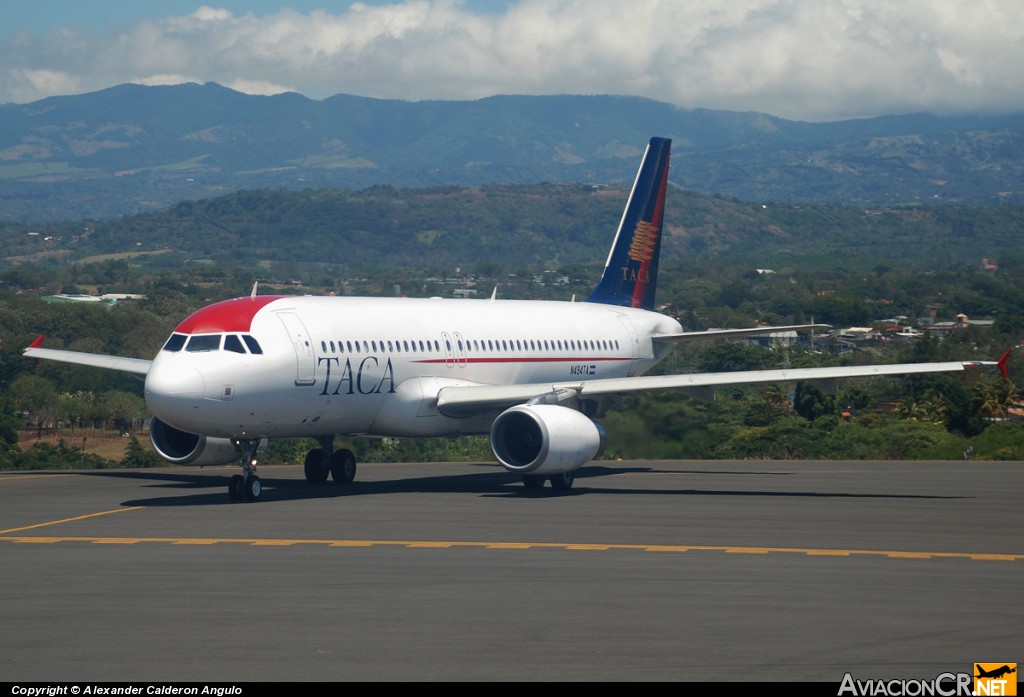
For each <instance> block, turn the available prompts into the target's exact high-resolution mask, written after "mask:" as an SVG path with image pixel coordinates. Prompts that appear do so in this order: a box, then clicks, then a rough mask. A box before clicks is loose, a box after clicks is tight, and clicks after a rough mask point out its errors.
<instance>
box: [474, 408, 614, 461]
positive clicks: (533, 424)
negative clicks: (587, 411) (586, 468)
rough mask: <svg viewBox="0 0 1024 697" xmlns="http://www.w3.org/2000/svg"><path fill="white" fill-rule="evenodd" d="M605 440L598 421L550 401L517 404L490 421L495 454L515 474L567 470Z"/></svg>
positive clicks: (596, 453) (591, 454)
mask: <svg viewBox="0 0 1024 697" xmlns="http://www.w3.org/2000/svg"><path fill="white" fill-rule="evenodd" d="M606 440H607V437H606V436H605V432H604V429H603V428H601V425H600V424H598V423H597V422H595V421H591V420H590V419H588V418H587V417H586V416H584V415H583V414H581V413H579V412H578V411H576V410H574V409H569V408H568V407H560V406H556V405H554V404H520V405H519V406H515V407H512V408H511V409H508V410H506V411H503V412H502V413H501V414H500V415H499V416H498V418H497V419H495V420H494V423H493V424H492V425H491V449H492V450H493V451H494V455H495V457H497V458H498V462H500V463H501V464H502V465H504V467H505V469H507V470H508V471H509V472H517V473H519V474H560V473H562V472H571V471H572V470H574V469H577V468H579V467H582V466H583V465H584V464H585V463H587V462H589V461H590V460H593V459H594V458H595V457H597V456H599V455H600V454H601V453H602V452H604V446H605V442H606Z"/></svg>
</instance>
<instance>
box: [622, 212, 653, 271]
mask: <svg viewBox="0 0 1024 697" xmlns="http://www.w3.org/2000/svg"><path fill="white" fill-rule="evenodd" d="M659 232H661V230H659V229H658V227H657V226H656V225H655V224H654V223H652V222H649V221H647V220H641V221H640V222H638V223H637V224H636V229H635V230H634V231H633V242H632V243H631V244H630V245H629V252H628V254H629V258H630V259H632V260H633V261H639V262H640V263H641V264H642V263H644V262H646V261H650V260H651V259H653V258H654V247H655V245H656V244H657V242H658V233H659Z"/></svg>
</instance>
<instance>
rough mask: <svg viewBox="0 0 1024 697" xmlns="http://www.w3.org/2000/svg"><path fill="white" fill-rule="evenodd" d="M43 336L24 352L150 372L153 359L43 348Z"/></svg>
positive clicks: (139, 374)
mask: <svg viewBox="0 0 1024 697" xmlns="http://www.w3.org/2000/svg"><path fill="white" fill-rule="evenodd" d="M42 343H43V337H39V338H38V339H36V340H35V341H33V342H32V344H31V345H30V346H28V348H26V349H25V351H24V352H23V355H24V356H27V357H28V358H37V359H43V360H47V361H60V362H61V363H75V364H77V365H88V366H92V367H94V368H106V369H108V370H120V371H122V372H125V373H131V374H132V375H137V376H139V377H145V376H146V374H147V373H148V372H149V366H150V365H152V364H153V361H148V360H146V359H144V358H122V357H121V356H107V355H104V354H101V353H83V352H81V351H63V350H60V349H44V348H42Z"/></svg>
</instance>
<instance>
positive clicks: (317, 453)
mask: <svg viewBox="0 0 1024 697" xmlns="http://www.w3.org/2000/svg"><path fill="white" fill-rule="evenodd" d="M305 469H306V481H307V482H309V483H310V484H323V483H324V482H326V481H327V474H328V472H329V470H328V468H327V453H326V452H325V451H324V449H323V448H313V449H312V450H310V451H309V452H308V453H306V465H305Z"/></svg>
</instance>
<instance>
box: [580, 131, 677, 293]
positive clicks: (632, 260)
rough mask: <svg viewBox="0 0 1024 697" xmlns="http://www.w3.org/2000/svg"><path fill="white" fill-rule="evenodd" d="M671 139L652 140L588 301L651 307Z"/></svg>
mask: <svg viewBox="0 0 1024 697" xmlns="http://www.w3.org/2000/svg"><path fill="white" fill-rule="evenodd" d="M671 149H672V141H671V140H669V139H668V138H651V142H650V144H649V145H648V146H647V152H646V153H645V154H644V158H643V161H642V162H641V163H640V170H639V171H638V172H637V175H636V181H635V182H634V183H633V190H632V191H631V192H630V195H629V201H628V202H627V203H626V210H625V211H624V212H623V214H622V220H621V222H620V223H619V230H618V232H617V233H616V234H615V241H614V242H613V243H612V248H611V252H609V254H608V261H607V262H606V263H605V267H604V273H603V274H602V275H601V280H600V281H598V284H597V286H596V287H595V288H594V292H593V293H591V294H590V296H589V297H588V298H587V299H586V300H585V302H590V303H603V304H606V305H623V306H625V307H642V308H644V309H647V310H653V309H654V293H655V289H656V287H657V283H658V257H659V255H660V253H661V230H662V224H663V221H664V214H665V194H666V191H667V189H668V162H669V152H670V150H671Z"/></svg>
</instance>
